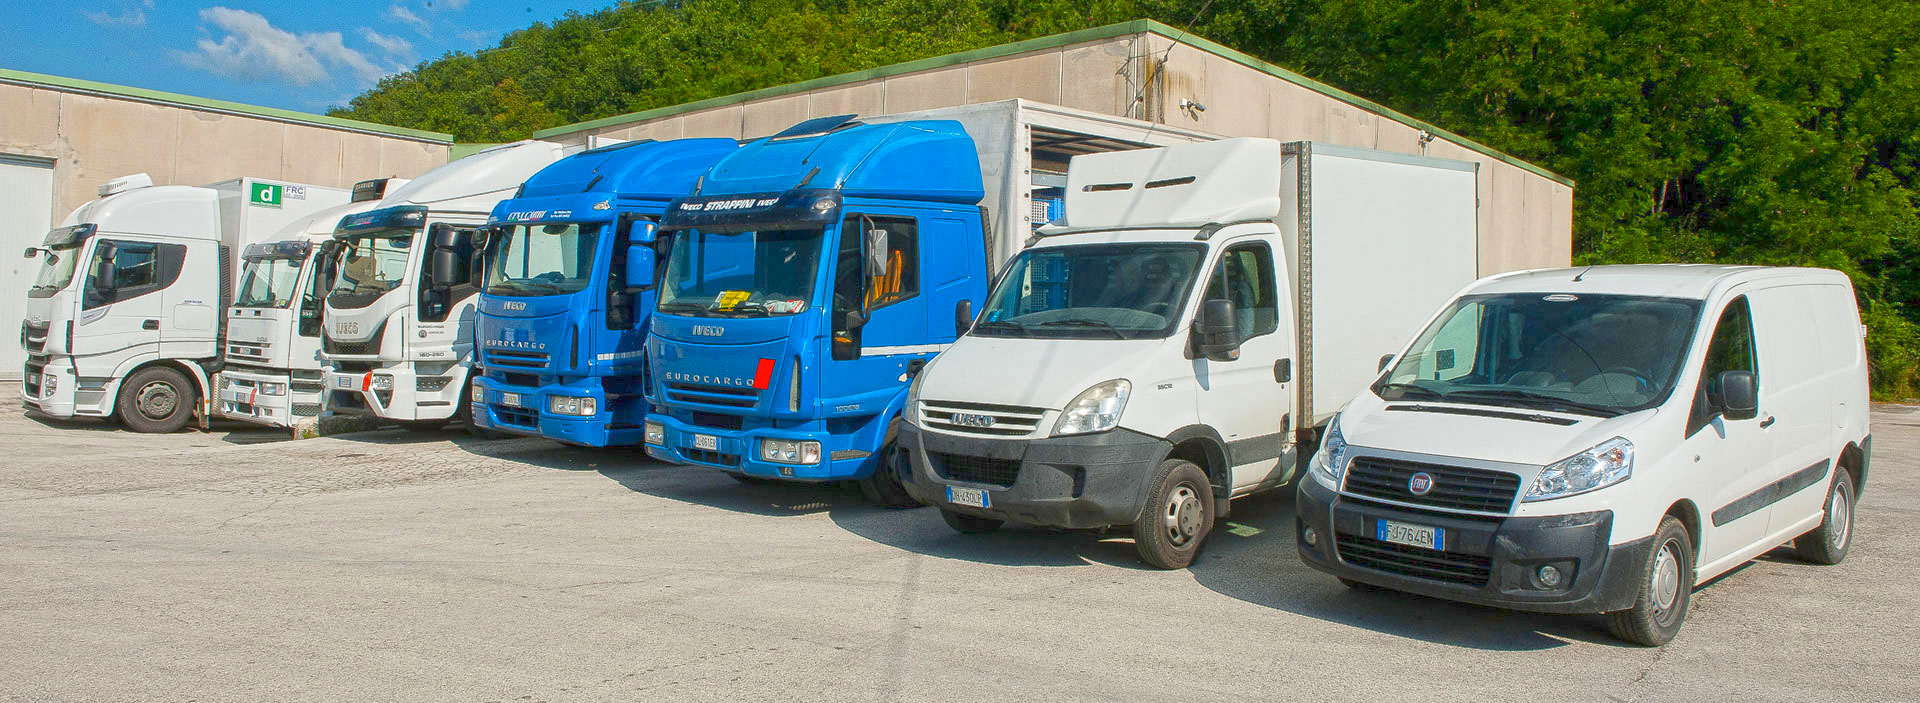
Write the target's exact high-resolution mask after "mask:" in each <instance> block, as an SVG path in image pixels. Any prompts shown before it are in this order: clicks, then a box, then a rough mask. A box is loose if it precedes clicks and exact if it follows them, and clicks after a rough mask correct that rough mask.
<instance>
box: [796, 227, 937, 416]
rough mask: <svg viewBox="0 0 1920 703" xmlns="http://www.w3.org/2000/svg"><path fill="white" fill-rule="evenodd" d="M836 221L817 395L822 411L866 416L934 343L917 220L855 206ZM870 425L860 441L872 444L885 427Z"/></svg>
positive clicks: (932, 350)
mask: <svg viewBox="0 0 1920 703" xmlns="http://www.w3.org/2000/svg"><path fill="white" fill-rule="evenodd" d="M838 229H839V234H838V236H837V237H836V241H837V244H836V249H835V256H834V265H833V270H832V271H831V272H830V273H829V276H830V278H829V280H828V283H829V286H830V288H829V290H830V291H831V292H832V307H831V308H830V310H831V313H830V319H829V326H830V329H831V330H832V332H831V339H830V340H829V343H828V346H829V348H830V353H829V354H828V360H827V362H826V364H825V368H824V369H823V370H822V374H821V379H822V381H823V383H824V387H823V388H822V389H821V392H820V396H821V398H822V399H823V402H824V403H826V405H827V407H826V408H825V410H826V412H827V415H828V417H833V418H844V417H869V416H874V415H878V414H879V413H881V412H882V411H884V410H886V409H887V406H888V405H889V404H890V403H891V402H892V400H893V397H894V396H895V395H897V394H898V392H899V391H900V390H901V389H903V388H905V387H906V383H907V371H908V366H909V364H912V363H913V362H916V361H919V362H922V363H924V362H925V360H927V359H931V358H933V354H934V353H935V352H937V351H938V350H939V348H938V345H936V344H930V343H928V339H927V312H926V298H925V297H924V296H922V295H921V292H922V275H921V272H922V266H921V246H920V244H921V237H920V235H921V232H920V229H921V228H920V220H919V218H917V217H914V216H912V215H909V214H904V213H902V214H893V213H889V212H886V211H868V212H854V213H849V214H848V215H847V216H846V219H845V220H843V221H842V222H841V223H840V226H839V228H838ZM850 318H853V319H851V320H850ZM860 318H864V322H862V321H860ZM850 322H851V324H850ZM788 363H791V362H788ZM869 430H873V431H875V434H874V436H873V437H871V438H869V440H870V441H868V442H867V443H868V444H871V445H872V446H870V447H860V448H862V449H872V448H877V447H878V446H879V438H878V434H877V432H879V431H884V428H877V427H870V428H869Z"/></svg>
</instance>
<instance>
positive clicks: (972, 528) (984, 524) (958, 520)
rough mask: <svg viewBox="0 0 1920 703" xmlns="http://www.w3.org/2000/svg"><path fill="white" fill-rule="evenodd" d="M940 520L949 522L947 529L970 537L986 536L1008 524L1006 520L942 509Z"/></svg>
mask: <svg viewBox="0 0 1920 703" xmlns="http://www.w3.org/2000/svg"><path fill="white" fill-rule="evenodd" d="M940 519H942V520H945V521H947V527H951V528H953V531H954V532H960V533H964V534H969V535H984V534H986V533H988V532H992V531H994V530H998V529H1000V526H1001V525H1005V524H1007V521H1005V520H995V519H993V518H990V517H980V516H978V515H968V514H966V513H956V512H954V511H951V510H948V509H946V508H941V509H940Z"/></svg>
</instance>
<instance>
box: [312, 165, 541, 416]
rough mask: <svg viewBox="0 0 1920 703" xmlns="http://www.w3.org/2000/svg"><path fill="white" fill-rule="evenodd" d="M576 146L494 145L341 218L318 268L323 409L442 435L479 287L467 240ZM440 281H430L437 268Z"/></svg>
mask: <svg viewBox="0 0 1920 703" xmlns="http://www.w3.org/2000/svg"><path fill="white" fill-rule="evenodd" d="M572 151H574V149H572V148H569V147H563V146H561V145H559V144H554V143H551V142H542V141H531V140H528V141H520V142H515V143H513V144H507V145H504V146H499V147H494V148H492V149H488V150H486V151H482V152H480V153H477V154H474V155H472V156H468V157H466V158H463V159H460V160H457V161H454V162H452V163H449V164H447V165H444V166H441V167H439V168H436V169H434V170H432V171H428V172H427V173H426V174H425V175H422V176H420V177H419V178H416V179H414V180H412V181H410V182H408V183H407V184H406V185H404V186H401V187H399V188H395V189H392V190H391V191H390V192H389V193H388V194H387V196H386V197H385V198H383V199H382V200H381V201H380V203H379V205H378V207H376V208H375V209H372V210H369V211H367V212H365V213H362V214H359V215H354V216H352V217H348V218H346V219H343V220H342V221H341V222H340V225H339V227H338V229H337V230H336V232H335V235H334V236H335V239H336V241H337V246H336V247H335V248H334V250H333V251H332V252H331V253H330V254H329V257H328V259H327V263H328V266H327V270H326V271H325V272H324V273H325V275H327V276H328V277H329V278H330V279H331V280H332V281H333V285H332V287H331V288H330V291H329V292H328V293H327V297H326V302H325V304H324V312H323V315H324V316H325V321H326V324H325V325H323V330H322V338H321V352H320V358H321V361H322V363H323V364H324V365H325V367H326V376H325V385H326V391H325V393H324V395H323V397H324V399H325V400H324V407H323V412H330V413H335V414H345V415H360V416H369V417H375V418H380V419H383V420H390V421H395V422H398V423H400V424H401V425H402V426H404V427H407V428H409V429H421V430H430V429H438V428H440V427H444V426H445V425H446V424H447V422H448V421H450V420H454V419H456V416H457V415H463V414H464V411H465V409H466V408H467V405H468V404H467V402H466V399H467V376H468V369H469V367H470V366H471V364H472V360H473V316H474V307H473V306H474V302H475V295H476V293H477V291H478V289H477V288H476V287H475V286H474V285H473V283H472V278H471V275H470V274H471V264H470V262H471V261H472V257H473V250H474V246H473V232H474V230H476V229H478V228H480V227H481V226H482V225H485V224H486V222H487V216H488V215H489V214H490V213H491V212H492V211H493V206H494V205H495V204H496V203H499V202H500V201H501V200H505V199H507V198H510V197H513V194H514V193H515V192H516V191H517V190H518V189H519V187H520V184H521V183H522V182H524V181H525V180H527V177H529V176H532V175H533V174H534V173H535V172H537V171H539V170H540V169H542V168H545V167H546V166H547V164H550V163H553V162H554V161H557V160H559V159H560V158H561V157H562V156H565V155H566V154H568V153H571V152H572ZM436 266H438V267H441V268H442V269H444V271H443V273H444V274H445V275H444V276H442V277H437V278H438V280H442V281H452V283H451V284H449V285H436V284H435V283H434V281H435V280H436V277H434V276H432V275H431V274H432V273H433V269H434V267H436Z"/></svg>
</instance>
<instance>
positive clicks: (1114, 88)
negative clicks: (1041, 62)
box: [1059, 38, 1138, 115]
mask: <svg viewBox="0 0 1920 703" xmlns="http://www.w3.org/2000/svg"><path fill="white" fill-rule="evenodd" d="M1132 51H1133V40H1132V39H1130V38H1129V39H1117V40H1113V41H1106V42H1100V43H1097V44H1082V45H1078V46H1071V47H1066V48H1065V49H1063V50H1061V51H1060V52H1059V53H1060V104H1061V105H1063V106H1066V107H1071V108H1074V109H1077V110H1087V111H1089V112H1098V113H1101V114H1106V115H1124V114H1126V109H1127V105H1128V104H1129V103H1130V102H1132V100H1133V94H1134V93H1135V92H1136V89H1135V88H1130V87H1128V84H1127V77H1126V76H1125V75H1122V74H1121V71H1122V70H1123V69H1126V68H1128V67H1129V64H1128V61H1127V56H1128V54H1130V53H1132ZM1134 73H1136V74H1137V73H1138V71H1137V70H1136V71H1134Z"/></svg>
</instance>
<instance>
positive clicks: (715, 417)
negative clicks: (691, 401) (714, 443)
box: [692, 412, 747, 430]
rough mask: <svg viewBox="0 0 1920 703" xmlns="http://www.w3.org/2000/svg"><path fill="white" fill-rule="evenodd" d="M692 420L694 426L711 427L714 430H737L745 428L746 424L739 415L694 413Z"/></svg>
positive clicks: (744, 419)
mask: <svg viewBox="0 0 1920 703" xmlns="http://www.w3.org/2000/svg"><path fill="white" fill-rule="evenodd" d="M692 420H693V424H695V425H698V426H700V427H711V428H714V429H716V430H737V429H740V428H741V427H745V426H746V424H747V423H746V420H747V419H746V418H744V417H741V416H739V415H727V414H725V413H701V412H696V413H694V414H693V416H692Z"/></svg>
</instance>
